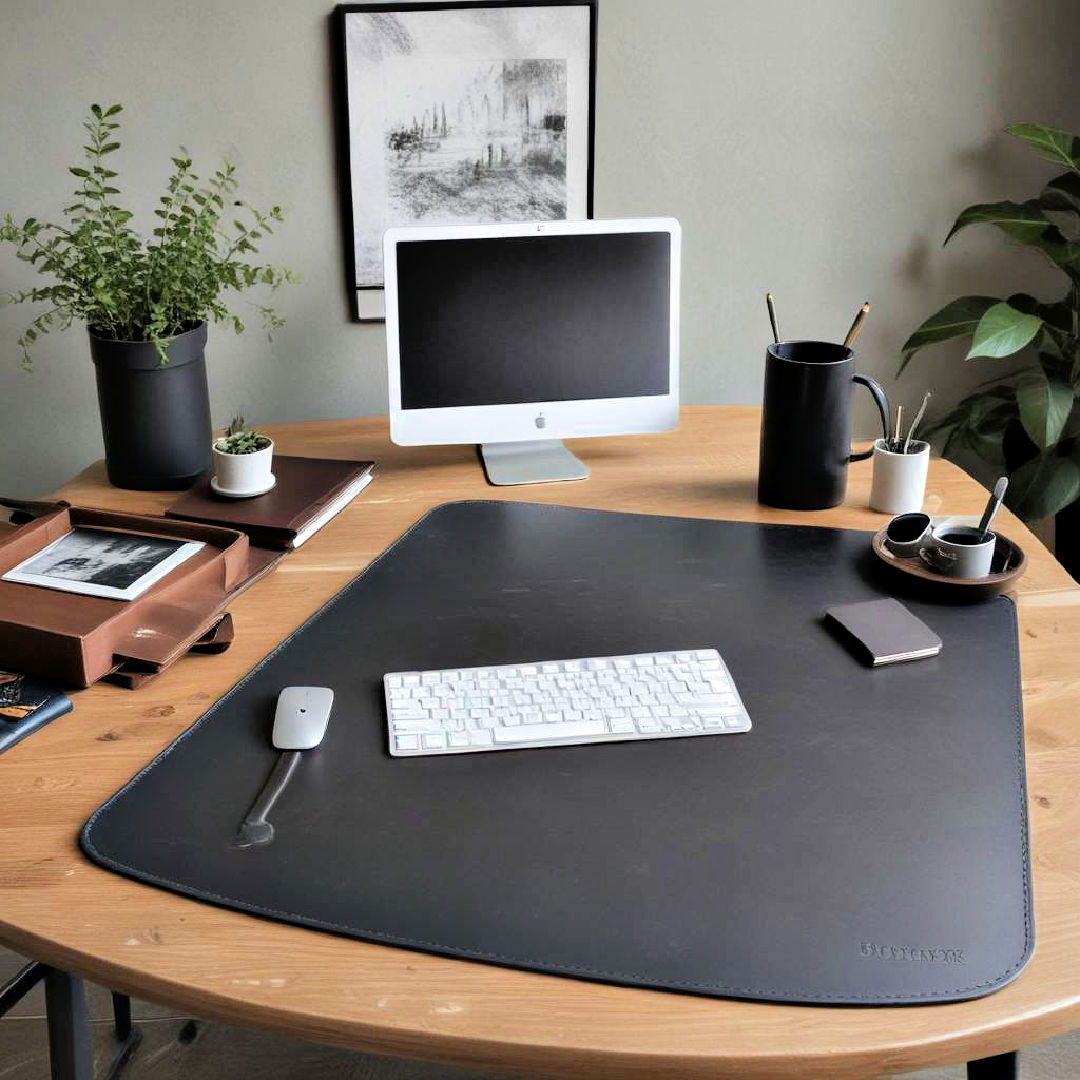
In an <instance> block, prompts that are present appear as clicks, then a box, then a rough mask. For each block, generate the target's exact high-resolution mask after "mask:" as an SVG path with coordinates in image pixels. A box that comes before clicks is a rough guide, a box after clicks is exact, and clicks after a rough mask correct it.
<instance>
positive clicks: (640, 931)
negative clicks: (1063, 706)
mask: <svg viewBox="0 0 1080 1080" xmlns="http://www.w3.org/2000/svg"><path fill="white" fill-rule="evenodd" d="M867 543H868V534H866V533H861V532H853V531H848V530H841V529H829V528H816V527H809V526H786V525H761V524H748V523H739V522H727V521H710V520H701V519H689V518H668V517H652V516H643V515H633V514H617V513H609V512H605V511H597V510H583V509H575V508H569V507H553V506H540V505H530V504H520V503H508V502H464V503H449V504H446V505H443V506H440V507H438V508H436V509H435V510H433V511H432V512H431V513H429V514H428V515H427V516H426V517H424V518H423V519H422V520H421V521H419V522H418V523H417V524H416V525H415V526H413V527H412V529H410V530H409V531H408V532H407V533H406V534H405V535H404V536H403V537H402V538H401V539H400V540H398V541H397V542H396V543H395V544H394V545H392V546H391V547H390V548H389V549H388V550H387V551H386V552H385V553H384V554H383V555H382V556H381V557H380V558H379V559H377V560H376V561H375V562H374V563H372V565H371V566H370V567H369V568H368V569H367V570H366V571H365V572H364V573H363V574H361V575H360V576H359V577H358V578H356V579H355V580H354V581H353V582H352V583H351V584H350V585H349V586H347V587H346V588H345V589H344V590H342V592H340V593H339V594H338V595H337V596H336V597H335V598H334V599H333V600H331V601H330V602H329V603H328V604H327V605H326V606H325V607H324V608H323V609H322V610H321V611H320V612H318V613H317V614H316V615H314V616H313V617H312V618H311V619H310V620H309V621H308V622H307V623H305V624H304V626H303V627H301V628H300V629H299V630H298V631H297V632H296V633H295V634H293V635H292V637H290V638H289V639H288V640H287V641H286V642H285V643H284V644H283V645H282V646H281V647H279V648H278V649H277V650H275V651H274V652H273V653H271V654H270V655H269V656H268V657H267V658H266V659H265V660H264V661H263V662H262V663H261V664H260V665H259V666H258V667H257V668H255V669H254V670H253V671H252V672H251V673H250V674H249V675H248V676H246V677H245V678H244V679H243V680H242V681H241V682H240V683H239V684H238V685H237V686H236V687H235V688H234V689H233V690H232V691H231V692H230V693H229V694H228V695H227V696H226V697H225V698H223V699H222V700H221V701H220V702H218V703H217V704H216V705H215V706H214V707H213V708H212V709H211V710H210V711H209V712H208V713H207V714H206V715H205V716H204V717H203V718H202V719H201V720H199V721H198V723H196V724H195V726H194V727H192V728H191V729H190V730H189V731H187V732H186V733H185V734H184V735H182V736H181V737H180V738H179V739H178V740H177V741H176V742H175V743H173V745H172V746H171V747H170V748H169V749H167V750H166V751H165V752H164V753H163V754H161V755H160V756H159V757H158V758H157V759H156V760H155V761H154V762H152V763H151V764H150V765H149V766H148V767H147V768H146V769H144V770H143V772H141V773H140V774H139V775H138V776H137V777H135V779H134V780H132V781H131V783H129V784H128V785H127V786H126V787H125V788H124V789H123V790H122V791H120V792H119V793H118V794H117V795H116V796H114V797H113V798H112V799H110V800H109V802H107V803H106V804H105V805H104V806H103V807H102V808H101V809H99V810H98V811H97V812H96V813H95V814H94V815H93V817H92V818H91V819H90V821H89V822H88V823H87V825H86V828H85V829H84V832H83V835H82V844H83V848H84V850H85V851H86V853H87V854H88V855H89V857H90V858H91V859H93V860H94V861H96V862H98V863H100V864H102V865H103V866H106V867H108V868H110V869H112V870H115V871H118V872H119V873H121V874H125V875H128V876H130V877H133V878H136V879H138V880H140V881H145V882H149V883H151V884H155V885H159V886H163V887H165V888H168V889H172V890H175V891H177V892H181V893H184V894H186V895H189V896H194V897H197V898H199V899H202V900H206V901H209V902H211V903H215V904H220V905H223V906H226V907H231V908H236V909H240V910H243V911H248V912H252V913H255V914H259V915H264V916H267V917H270V918H274V919H279V920H282V921H285V922H291V923H296V924H299V925H303V926H309V927H317V928H319V929H323V930H330V931H334V932H336V933H340V934H345V935H348V936H351V937H357V938H363V939H365V940H370V941H377V942H386V943H390V944H394V945H401V946H407V947H410V948H416V949H423V950H427V951H431V952H437V953H443V954H446V955H450V956H457V957H465V958H471V959H475V960H484V961H488V962H491V963H496V964H504V965H509V966H513V967H521V968H528V969H532V970H537V971H546V972H555V973H558V974H562V975H572V976H577V977H580V978H586V979H596V980H602V981H605V982H613V983H621V984H627V985H635V986H651V987H661V988H664V989H670V990H682V991H692V992H696V993H701V994H711V995H719V996H727V997H740V998H758V999H768V1000H775V1001H788V1002H835V1003H845V1004H876V1005H882V1004H908V1003H922V1002H929V1001H953V1000H961V999H966V998H975V997H980V996H982V995H984V994H987V993H989V992H991V991H993V990H995V989H997V988H998V987H1000V986H1002V985H1004V984H1005V983H1007V982H1009V981H1010V980H1011V979H1013V978H1015V977H1016V975H1017V974H1018V973H1019V971H1020V970H1021V968H1022V967H1023V965H1024V963H1025V962H1026V960H1027V958H1028V956H1029V955H1030V953H1031V949H1032V946H1033V927H1032V915H1031V895H1030V871H1029V864H1028V848H1027V824H1026V817H1025V792H1024V760H1023V729H1022V714H1021V704H1020V677H1019V655H1018V647H1017V639H1016V619H1015V611H1014V607H1013V604H1012V601H1011V600H1009V599H1007V598H1004V597H998V598H996V599H994V600H991V601H988V602H987V603H985V604H982V605H978V606H963V607H949V606H942V605H934V604H926V603H915V602H910V603H909V606H910V608H911V610H912V611H914V612H915V614H917V615H918V616H919V617H920V618H923V619H924V620H925V621H926V622H927V623H928V624H929V625H930V626H931V627H932V629H934V630H935V631H936V632H937V633H938V634H939V635H940V636H941V638H942V639H943V642H944V648H943V650H942V652H941V654H940V655H939V656H938V657H935V658H933V659H928V660H921V661H918V662H916V663H910V664H898V665H895V666H893V667H889V668H885V669H877V670H874V669H870V668H866V667H863V666H861V665H860V664H859V663H858V662H857V661H856V660H855V659H854V658H853V657H852V656H851V655H850V654H849V653H848V652H847V651H845V650H844V649H843V648H841V647H840V646H839V645H838V644H837V643H836V642H835V641H834V640H833V638H832V637H831V636H830V635H829V634H828V633H827V632H825V630H824V629H823V628H822V625H821V616H822V613H823V612H824V610H825V609H826V608H827V607H830V606H832V605H835V604H839V603H844V602H848V601H855V600H862V599H871V598H873V597H875V596H879V595H883V594H884V588H883V586H882V584H881V582H879V581H878V580H877V579H875V578H874V577H873V575H872V574H871V573H870V572H868V570H867V568H866V561H865V559H864V558H863V556H864V555H865V552H866V546H867ZM707 646H708V647H711V646H715V647H716V648H718V649H719V650H720V652H721V654H722V655H723V656H724V658H725V659H726V661H727V664H728V666H729V668H730V670H731V673H732V676H733V678H734V679H735V682H736V684H737V685H738V688H739V690H740V691H741V693H742V696H743V699H744V701H745V703H746V706H747V708H748V710H749V712H750V715H751V717H752V719H753V724H754V728H753V730H752V731H751V732H749V733H747V734H744V735H725V736H704V737H700V738H676V739H666V740H648V741H641V742H634V743H608V744H600V745H593V746H566V747H557V748H548V749H541V750H509V751H505V752H495V753H479V754H463V755H449V756H442V757H439V756H436V757H418V758H391V757H390V756H389V755H388V753H387V747H386V744H387V736H386V720H385V713H384V707H383V691H382V675H383V674H384V673H385V672H387V671H401V670H416V669H430V668H447V667H462V666H469V665H478V664H500V663H512V662H519V661H525V660H540V659H557V658H566V657H575V656H607V655H616V654H626V653H639V652H654V651H664V650H673V649H695V648H701V647H707ZM294 684H306V685H325V686H330V687H333V689H334V691H335V694H336V700H335V703H334V710H333V715H332V718H331V721H330V726H329V730H328V732H327V735H326V738H325V739H324V741H323V743H322V745H321V747H320V748H319V749H317V750H315V751H311V752H309V753H307V754H305V755H304V759H303V761H302V762H301V763H300V766H299V768H298V769H297V771H296V773H295V775H294V777H293V780H292V782H291V784H290V785H289V788H288V790H287V791H286V792H285V794H284V795H283V796H282V798H281V800H280V801H279V803H278V804H277V806H276V808H275V816H274V825H275V829H276V837H275V840H274V842H273V843H272V844H268V845H266V846H265V847H262V848H249V849H246V850H238V849H237V848H235V847H234V846H233V838H234V835H235V833H236V830H237V826H238V823H239V822H240V821H241V819H242V818H243V817H244V814H245V811H246V810H247V808H248V806H249V805H250V803H251V801H252V799H253V797H254V795H255V794H256V792H257V791H258V790H259V788H260V786H261V785H262V783H263V781H264V779H265V778H266V775H267V773H268V772H269V770H270V769H271V767H272V766H273V764H274V761H275V759H276V751H274V750H273V749H272V747H271V745H270V739H269V733H270V726H271V719H272V716H273V709H274V702H275V699H276V697H277V694H278V692H279V691H280V690H281V689H282V688H283V687H284V686H288V685H294Z"/></svg>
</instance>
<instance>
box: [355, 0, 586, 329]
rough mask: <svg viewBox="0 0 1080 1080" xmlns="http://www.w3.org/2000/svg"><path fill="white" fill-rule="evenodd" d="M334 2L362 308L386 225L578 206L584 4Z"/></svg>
mask: <svg viewBox="0 0 1080 1080" xmlns="http://www.w3.org/2000/svg"><path fill="white" fill-rule="evenodd" d="M338 10H339V13H340V16H341V19H342V36H343V44H344V50H345V74H346V90H347V99H348V165H349V186H350V197H351V207H352V223H353V235H352V237H351V240H352V249H351V252H350V254H351V256H352V264H353V265H352V274H353V282H352V283H353V285H354V287H355V288H356V289H357V290H358V300H359V301H360V303H359V314H360V316H361V318H364V317H367V318H380V317H381V316H382V293H381V287H382V281H383V265H382V237H383V233H384V232H385V231H386V230H387V229H388V228H390V227H392V226H397V225H457V224H490V223H494V222H503V221H505V222H517V221H552V220H558V219H580V218H586V217H588V216H590V214H591V211H592V206H591V151H592V145H591V144H592V78H593V75H592V72H593V40H592V38H593V32H592V27H593V15H594V9H593V3H592V0H583V2H578V3H574V2H571V3H548V4H536V5H531V4H522V5H503V4H479V3H478V4H468V3H463V4H446V5H436V4H419V5H404V4H402V5H387V4H376V5H363V6H361V5H348V6H344V7H342V8H339V9H338ZM373 291H374V292H377V295H365V292H368V293H370V292H373Z"/></svg>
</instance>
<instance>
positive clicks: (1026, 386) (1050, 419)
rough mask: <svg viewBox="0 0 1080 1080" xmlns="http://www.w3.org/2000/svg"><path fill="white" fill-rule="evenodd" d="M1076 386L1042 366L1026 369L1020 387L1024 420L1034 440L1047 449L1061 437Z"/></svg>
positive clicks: (1022, 419)
mask: <svg viewBox="0 0 1080 1080" xmlns="http://www.w3.org/2000/svg"><path fill="white" fill-rule="evenodd" d="M1073 400H1074V397H1073V389H1072V387H1071V386H1070V385H1069V384H1068V383H1067V382H1064V381H1062V380H1061V379H1058V378H1056V377H1053V376H1050V377H1048V376H1047V374H1046V373H1045V372H1044V371H1043V369H1042V368H1034V369H1032V370H1031V371H1025V372H1024V374H1023V376H1022V377H1021V379H1020V381H1019V383H1018V384H1017V387H1016V403H1017V405H1018V406H1019V408H1020V421H1021V423H1022V424H1023V425H1024V430H1025V431H1026V432H1027V433H1028V437H1029V438H1030V439H1031V441H1032V442H1033V443H1034V444H1035V445H1036V446H1037V447H1039V449H1040V450H1045V449H1047V448H1048V447H1051V446H1053V445H1055V444H1056V443H1057V441H1058V439H1060V438H1061V432H1062V429H1063V428H1064V427H1065V421H1066V420H1067V419H1068V418H1069V413H1070V412H1072V407H1073Z"/></svg>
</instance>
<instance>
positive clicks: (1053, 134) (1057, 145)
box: [1005, 124, 1080, 169]
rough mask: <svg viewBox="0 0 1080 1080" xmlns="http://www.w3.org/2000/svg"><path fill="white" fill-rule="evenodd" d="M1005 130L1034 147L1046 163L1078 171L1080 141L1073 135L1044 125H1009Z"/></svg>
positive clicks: (1079, 167) (1079, 165) (1079, 166)
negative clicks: (1051, 162) (1050, 162)
mask: <svg viewBox="0 0 1080 1080" xmlns="http://www.w3.org/2000/svg"><path fill="white" fill-rule="evenodd" d="M1005 130H1006V131H1007V132H1008V133H1009V134H1010V135H1015V136H1016V138H1018V139H1023V140H1024V142H1026V143H1027V144H1028V145H1029V146H1031V147H1034V149H1035V150H1036V151H1037V152H1038V154H1039V155H1040V156H1041V157H1044V158H1046V160H1047V161H1053V162H1054V163H1055V164H1057V165H1064V166H1065V167H1066V168H1068V169H1080V145H1078V143H1080V140H1077V138H1076V136H1075V135H1070V134H1069V132H1067V131H1062V130H1061V129H1060V128H1052V127H1047V125H1046V124H1009V125H1008V126H1007V127H1006V128H1005Z"/></svg>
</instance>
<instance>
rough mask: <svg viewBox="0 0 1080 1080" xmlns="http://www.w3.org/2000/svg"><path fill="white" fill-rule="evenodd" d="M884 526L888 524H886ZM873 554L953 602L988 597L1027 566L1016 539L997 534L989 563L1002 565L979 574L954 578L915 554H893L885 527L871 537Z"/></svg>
mask: <svg viewBox="0 0 1080 1080" xmlns="http://www.w3.org/2000/svg"><path fill="white" fill-rule="evenodd" d="M885 528H888V526H886V527H885ZM870 547H871V548H872V549H873V552H874V554H875V555H876V556H877V557H878V558H879V559H880V560H881V561H882V562H883V563H884V564H885V565H886V566H888V567H891V568H892V569H893V570H895V571H896V572H897V573H899V574H904V575H906V576H907V577H909V578H911V579H913V581H915V582H919V583H922V587H923V588H924V589H925V590H926V591H927V593H928V594H930V593H933V594H934V595H935V596H936V598H937V599H941V600H946V601H950V602H952V603H965V602H970V601H972V600H987V599H989V598H990V597H992V596H997V595H999V594H1000V593H1003V592H1008V591H1010V590H1012V588H1013V587H1014V586H1015V583H1016V582H1017V581H1019V579H1020V578H1021V577H1022V576H1023V573H1024V571H1025V570H1026V569H1027V556H1026V555H1025V554H1024V550H1023V548H1021V547H1020V545H1019V544H1018V543H1016V541H1015V540H1010V539H1009V538H1008V537H1007V536H1002V535H1001V533H998V534H997V546H996V548H995V549H994V558H993V561H992V562H991V564H990V565H991V566H992V567H1001V569H999V570H997V571H996V572H995V573H993V574H987V575H986V577H981V578H953V577H946V576H945V575H944V574H938V573H935V572H934V571H933V570H931V569H930V567H928V566H927V565H926V563H924V562H923V561H922V559H920V558H919V557H918V556H917V555H915V556H911V557H907V558H905V557H904V556H901V555H894V554H893V553H892V552H891V551H890V550H889V549H888V548H887V547H886V546H885V529H884V528H883V529H879V530H878V531H877V532H876V533H874V535H873V536H872V537H871V539H870Z"/></svg>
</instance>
